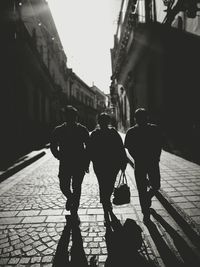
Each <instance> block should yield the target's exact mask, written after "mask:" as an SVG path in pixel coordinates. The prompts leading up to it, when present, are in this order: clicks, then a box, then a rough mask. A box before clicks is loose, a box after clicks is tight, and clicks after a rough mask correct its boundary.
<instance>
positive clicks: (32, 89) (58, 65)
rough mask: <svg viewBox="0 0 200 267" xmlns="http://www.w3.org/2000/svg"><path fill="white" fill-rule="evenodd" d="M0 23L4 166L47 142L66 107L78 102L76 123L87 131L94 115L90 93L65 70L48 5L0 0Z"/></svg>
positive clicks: (1, 152) (41, 1)
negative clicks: (78, 111)
mask: <svg viewBox="0 0 200 267" xmlns="http://www.w3.org/2000/svg"><path fill="white" fill-rule="evenodd" d="M0 23H1V27H0V34H1V43H0V58H1V62H0V68H1V76H0V87H1V89H0V101H1V103H0V109H1V111H0V114H1V118H0V122H1V134H0V148H1V149H0V158H1V160H0V165H1V166H2V167H3V166H6V165H7V164H8V163H11V162H12V160H15V159H16V158H17V157H19V156H20V155H23V154H24V153H27V152H28V151H30V150H33V149H37V148H39V147H41V146H43V145H44V144H46V143H47V142H48V141H49V136H50V133H51V131H52V129H53V128H54V127H55V126H56V125H58V124H59V123H61V122H62V120H63V117H62V108H63V107H64V106H66V105H67V104H72V103H74V104H77V107H78V108H79V109H80V111H81V112H80V113H81V121H83V122H84V123H86V126H88V127H90V128H92V127H94V125H95V123H96V122H95V121H96V114H97V113H98V112H99V111H98V109H97V108H96V107H95V106H94V98H95V96H94V92H93V91H92V89H91V88H90V87H89V86H88V85H87V84H85V83H84V82H83V81H81V79H80V78H79V77H78V76H77V75H76V74H73V71H72V70H71V69H69V68H68V67H67V56H66V54H65V52H64V49H63V47H62V44H61V41H60V38H59V35H58V32H57V29H56V26H55V24H54V20H53V17H52V15H51V11H50V9H49V6H48V2H47V1H45V0H26V1H25V0H21V1H19V0H2V1H0ZM72 76H73V78H72ZM83 95H84V96H83ZM72 100H73V101H72ZM1 166H0V167H1Z"/></svg>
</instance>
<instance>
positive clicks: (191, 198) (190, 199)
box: [187, 195, 200, 201]
mask: <svg viewBox="0 0 200 267" xmlns="http://www.w3.org/2000/svg"><path fill="white" fill-rule="evenodd" d="M187 199H188V200H189V201H200V195H199V196H187Z"/></svg>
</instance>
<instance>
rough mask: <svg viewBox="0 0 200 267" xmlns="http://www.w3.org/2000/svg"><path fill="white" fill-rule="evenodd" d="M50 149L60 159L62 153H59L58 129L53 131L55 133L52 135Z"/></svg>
mask: <svg viewBox="0 0 200 267" xmlns="http://www.w3.org/2000/svg"><path fill="white" fill-rule="evenodd" d="M50 150H51V153H52V154H53V155H54V157H55V158H57V159H58V160H59V159H60V153H59V149H58V140H57V131H56V129H55V130H54V131H53V133H52V135H51V141H50Z"/></svg>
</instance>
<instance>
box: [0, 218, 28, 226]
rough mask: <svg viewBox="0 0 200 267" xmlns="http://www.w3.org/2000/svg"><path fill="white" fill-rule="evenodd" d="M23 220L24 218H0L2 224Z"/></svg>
mask: <svg viewBox="0 0 200 267" xmlns="http://www.w3.org/2000/svg"><path fill="white" fill-rule="evenodd" d="M22 220H23V218H17V217H10V218H0V224H18V223H20V222H21V221H22Z"/></svg>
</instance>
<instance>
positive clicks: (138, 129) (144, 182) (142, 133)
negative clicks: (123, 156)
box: [125, 108, 162, 223]
mask: <svg viewBox="0 0 200 267" xmlns="http://www.w3.org/2000/svg"><path fill="white" fill-rule="evenodd" d="M135 121H136V125H135V126H133V127H131V128H130V129H129V130H128V131H127V133H126V137H125V148H127V149H128V151H129V153H130V155H131V156H132V157H133V159H134V161H135V179H136V184H137V189H138V193H139V200H140V205H141V209H142V213H143V215H144V217H143V221H144V222H145V223H147V222H148V221H149V220H150V206H151V198H152V197H153V196H154V194H155V192H156V191H157V190H158V189H159V188H160V169H159V161H160V155H161V149H162V137H161V133H160V131H159V130H158V126H157V125H155V124H150V123H148V118H147V112H146V110H145V109H143V108H139V109H137V110H136V111H135Z"/></svg>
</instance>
